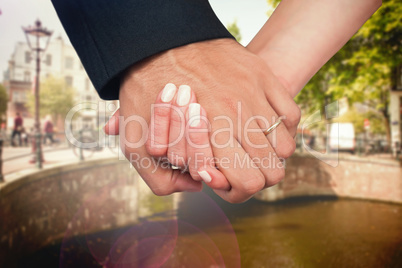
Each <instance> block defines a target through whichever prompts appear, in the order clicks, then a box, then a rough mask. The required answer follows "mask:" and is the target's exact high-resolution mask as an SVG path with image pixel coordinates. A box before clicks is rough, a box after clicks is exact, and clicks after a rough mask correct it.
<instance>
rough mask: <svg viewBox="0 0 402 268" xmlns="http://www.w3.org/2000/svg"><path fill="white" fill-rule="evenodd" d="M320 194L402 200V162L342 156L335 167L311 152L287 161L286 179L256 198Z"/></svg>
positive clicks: (392, 200)
mask: <svg viewBox="0 0 402 268" xmlns="http://www.w3.org/2000/svg"><path fill="white" fill-rule="evenodd" d="M326 160H327V161H333V162H334V161H335V160H336V159H335V158H334V159H331V158H330V157H327V158H326ZM317 195H324V196H339V197H350V198H361V199H370V200H380V201H386V202H397V203H402V168H401V165H400V163H399V162H398V161H396V160H385V159H376V158H373V159H366V158H360V157H356V156H340V157H339V159H338V163H337V166H336V167H332V166H330V165H328V164H326V163H325V162H323V161H321V160H319V159H317V158H315V157H313V156H311V155H309V154H303V155H301V154H300V155H297V154H296V155H294V156H292V157H291V158H289V159H288V160H287V163H286V176H285V179H284V180H283V181H282V182H280V183H279V184H278V185H276V186H274V187H272V188H269V189H266V190H264V191H262V192H260V193H259V194H257V196H256V198H257V199H259V200H264V201H275V200H280V199H285V198H289V197H299V196H317Z"/></svg>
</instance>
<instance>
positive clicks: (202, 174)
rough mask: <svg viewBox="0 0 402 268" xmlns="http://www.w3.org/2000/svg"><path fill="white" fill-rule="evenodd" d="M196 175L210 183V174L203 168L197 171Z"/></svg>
mask: <svg viewBox="0 0 402 268" xmlns="http://www.w3.org/2000/svg"><path fill="white" fill-rule="evenodd" d="M198 175H200V177H201V179H203V180H204V181H205V182H206V183H210V182H211V181H212V178H211V176H210V175H209V173H208V172H206V171H205V170H203V171H198Z"/></svg>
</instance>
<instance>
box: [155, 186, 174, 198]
mask: <svg viewBox="0 0 402 268" xmlns="http://www.w3.org/2000/svg"><path fill="white" fill-rule="evenodd" d="M151 191H152V192H153V193H154V194H155V195H157V196H165V195H170V194H172V193H174V190H173V189H172V188H171V187H169V186H165V187H154V188H151Z"/></svg>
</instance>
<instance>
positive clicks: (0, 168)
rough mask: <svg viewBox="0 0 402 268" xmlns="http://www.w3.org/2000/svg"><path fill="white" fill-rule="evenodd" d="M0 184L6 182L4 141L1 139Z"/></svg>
mask: <svg viewBox="0 0 402 268" xmlns="http://www.w3.org/2000/svg"><path fill="white" fill-rule="evenodd" d="M0 182H4V177H3V139H0Z"/></svg>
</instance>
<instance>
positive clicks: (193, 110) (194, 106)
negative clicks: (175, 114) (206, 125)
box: [188, 103, 201, 127]
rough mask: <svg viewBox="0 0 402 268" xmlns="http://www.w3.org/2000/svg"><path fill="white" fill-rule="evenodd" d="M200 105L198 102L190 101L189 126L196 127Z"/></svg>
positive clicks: (198, 122)
mask: <svg viewBox="0 0 402 268" xmlns="http://www.w3.org/2000/svg"><path fill="white" fill-rule="evenodd" d="M200 115H201V105H200V104H198V103H191V104H190V106H189V107H188V119H189V122H190V127H198V125H199V124H200V119H201V116H200Z"/></svg>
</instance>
